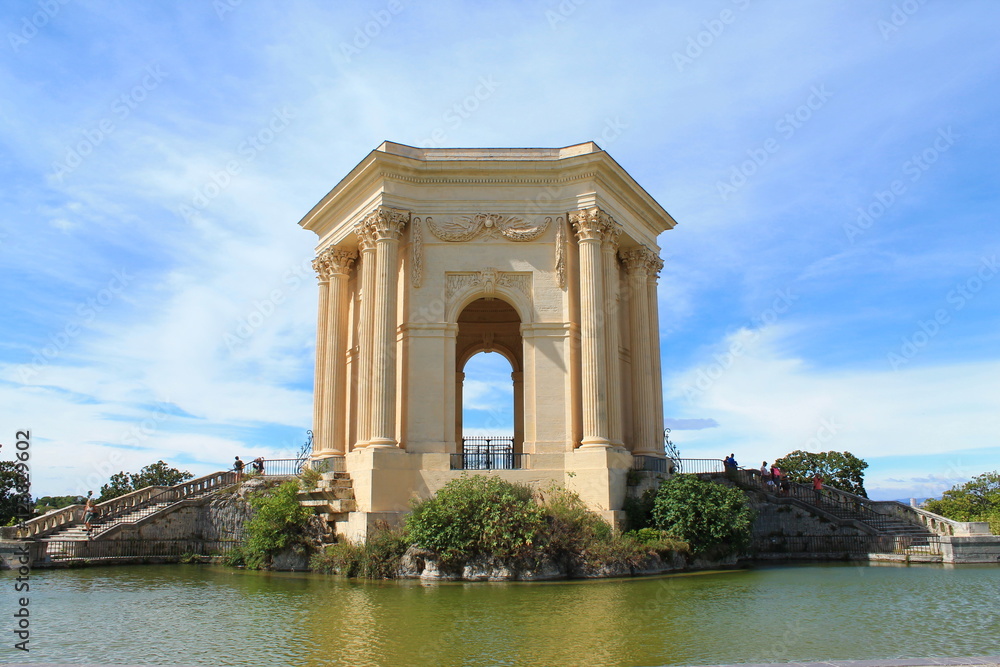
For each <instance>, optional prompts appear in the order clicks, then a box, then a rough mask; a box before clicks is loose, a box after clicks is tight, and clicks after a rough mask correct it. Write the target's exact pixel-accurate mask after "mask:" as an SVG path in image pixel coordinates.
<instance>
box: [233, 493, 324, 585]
mask: <svg viewBox="0 0 1000 667" xmlns="http://www.w3.org/2000/svg"><path fill="white" fill-rule="evenodd" d="M298 492H299V484H298V482H297V481H295V480H289V481H287V482H284V483H283V484H281V485H279V486H277V487H273V488H270V489H265V490H263V491H258V492H257V493H253V494H251V495H250V496H249V502H250V506H251V507H252V508H253V509H254V515H253V517H252V518H251V519H250V520H249V521H248V522H247V524H246V528H245V532H244V537H243V543H242V544H241V545H240V546H239V547H237V548H235V549H233V550H232V551H231V552H230V554H229V555H228V556H227V557H226V563H227V564H230V565H246V566H247V567H248V568H251V569H254V570H260V569H263V568H265V567H267V566H268V565H270V563H271V558H272V557H273V556H274V554H276V553H277V552H279V551H281V550H283V549H286V548H288V547H291V546H295V545H302V544H304V543H305V527H306V524H307V523H308V522H309V517H310V516H312V510H310V509H308V508H306V507H302V506H301V505H299V502H298V499H297V498H296V496H297V495H298Z"/></svg>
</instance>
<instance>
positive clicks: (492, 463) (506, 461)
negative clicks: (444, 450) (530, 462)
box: [451, 436, 527, 470]
mask: <svg viewBox="0 0 1000 667" xmlns="http://www.w3.org/2000/svg"><path fill="white" fill-rule="evenodd" d="M526 456H527V455H526V454H522V453H520V452H515V451H514V438H511V437H506V436H504V437H494V436H469V437H465V438H462V451H461V452H460V453H458V454H452V455H451V469H452V470H521V469H523V468H524V467H525V465H524V464H525V463H526V462H527V459H526Z"/></svg>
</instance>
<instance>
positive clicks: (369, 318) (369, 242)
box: [355, 222, 375, 447]
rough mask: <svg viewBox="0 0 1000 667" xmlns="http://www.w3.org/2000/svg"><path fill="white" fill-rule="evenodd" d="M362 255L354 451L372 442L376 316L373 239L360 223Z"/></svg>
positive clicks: (359, 235)
mask: <svg viewBox="0 0 1000 667" xmlns="http://www.w3.org/2000/svg"><path fill="white" fill-rule="evenodd" d="M355 231H356V232H357V235H358V249H359V250H360V251H361V314H360V316H359V318H358V358H359V362H358V399H357V400H358V404H357V421H356V422H355V423H356V424H357V442H356V443H355V446H356V447H365V446H367V445H368V440H369V439H370V438H371V422H372V417H371V414H372V391H371V378H372V324H373V319H374V316H375V239H374V237H373V236H372V232H371V230H370V229H368V228H367V227H366V226H365V225H364V222H362V223H361V224H360V225H358V227H357V228H356V230H355Z"/></svg>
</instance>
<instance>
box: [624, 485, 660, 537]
mask: <svg viewBox="0 0 1000 667" xmlns="http://www.w3.org/2000/svg"><path fill="white" fill-rule="evenodd" d="M655 501H656V489H646V490H645V491H644V492H643V493H642V495H641V496H639V497H638V498H636V497H633V496H627V497H626V498H625V506H624V508H623V509H624V510H625V521H626V523H627V524H628V527H629V529H630V530H642V529H643V528H649V527H650V526H652V525H653V503H654V502H655Z"/></svg>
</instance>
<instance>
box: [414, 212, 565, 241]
mask: <svg viewBox="0 0 1000 667" xmlns="http://www.w3.org/2000/svg"><path fill="white" fill-rule="evenodd" d="M425 220H426V222H427V227H428V228H430V230H431V232H432V233H433V234H434V236H436V237H438V238H439V239H441V240H442V241H448V242H450V243H461V242H464V241H471V240H472V239H474V238H476V237H477V236H479V235H484V236H485V237H486V238H494V239H495V238H500V237H503V238H505V239H507V240H508V241H534V240H535V239H537V238H538V237H540V236H541V235H542V234H544V233H545V230H546V229H548V227H549V223H551V222H552V218H545V220H543V221H542V222H541V223H539V224H534V225H533V224H531V223H530V222H527V221H526V220H525V219H524V218H519V217H517V216H514V215H503V214H500V213H479V214H477V215H463V216H456V217H453V218H452V219H451V220H449V221H446V222H435V220H434V218H431V217H427V218H425Z"/></svg>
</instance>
